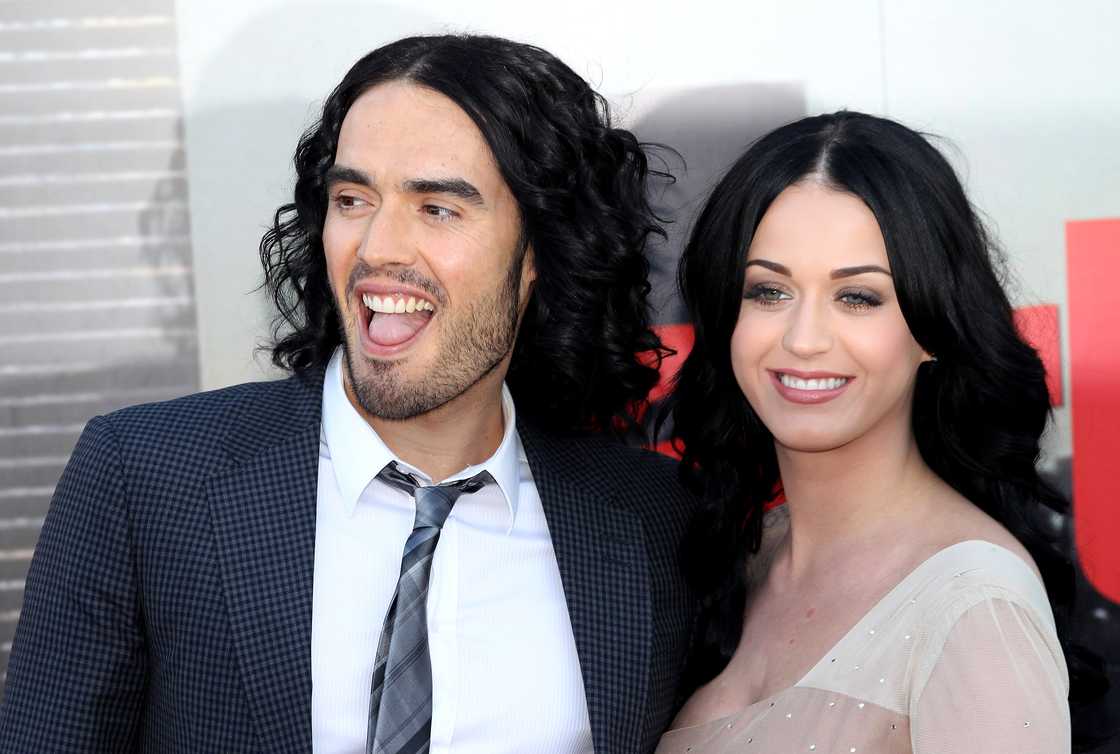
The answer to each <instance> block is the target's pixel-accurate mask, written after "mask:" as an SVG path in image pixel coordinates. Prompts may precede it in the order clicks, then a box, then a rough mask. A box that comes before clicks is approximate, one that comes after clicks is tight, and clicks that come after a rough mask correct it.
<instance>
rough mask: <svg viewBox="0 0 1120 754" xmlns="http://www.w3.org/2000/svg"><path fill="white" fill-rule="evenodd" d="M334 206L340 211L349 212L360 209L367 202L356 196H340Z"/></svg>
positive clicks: (335, 199) (336, 197) (335, 200)
mask: <svg viewBox="0 0 1120 754" xmlns="http://www.w3.org/2000/svg"><path fill="white" fill-rule="evenodd" d="M334 204H335V206H336V207H338V208H339V209H340V210H347V209H354V208H355V207H359V206H361V205H363V204H365V202H364V201H362V200H361V199H359V198H358V197H356V196H351V195H350V194H338V195H337V196H335V198H334Z"/></svg>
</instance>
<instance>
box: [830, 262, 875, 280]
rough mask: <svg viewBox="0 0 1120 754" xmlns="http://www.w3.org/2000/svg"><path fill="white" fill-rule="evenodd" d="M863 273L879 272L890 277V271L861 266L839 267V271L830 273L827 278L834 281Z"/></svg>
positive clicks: (872, 265) (866, 265)
mask: <svg viewBox="0 0 1120 754" xmlns="http://www.w3.org/2000/svg"><path fill="white" fill-rule="evenodd" d="M865 272H881V273H883V274H884V275H886V276H887V277H891V273H890V270H884V269H883V268H882V267H880V266H879V265H877V264H861V265H859V266H858V267H841V268H840V269H837V270H833V271H832V272H830V273H829V275H828V276H829V277H830V278H832V279H833V280H836V279H837V278H850V277H852V276H853V275H862V274H863V273H865Z"/></svg>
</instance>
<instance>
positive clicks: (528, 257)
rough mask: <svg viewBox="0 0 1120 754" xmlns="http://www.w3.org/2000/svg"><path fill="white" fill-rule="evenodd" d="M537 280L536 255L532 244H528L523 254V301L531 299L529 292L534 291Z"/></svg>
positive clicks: (521, 289) (521, 291) (521, 290)
mask: <svg viewBox="0 0 1120 754" xmlns="http://www.w3.org/2000/svg"><path fill="white" fill-rule="evenodd" d="M536 282H537V264H536V255H535V254H534V253H533V247H532V245H527V246H526V247H525V253H524V254H522V255H521V286H520V293H521V298H520V300H521V301H528V300H529V294H530V293H532V292H533V284H534V283H536Z"/></svg>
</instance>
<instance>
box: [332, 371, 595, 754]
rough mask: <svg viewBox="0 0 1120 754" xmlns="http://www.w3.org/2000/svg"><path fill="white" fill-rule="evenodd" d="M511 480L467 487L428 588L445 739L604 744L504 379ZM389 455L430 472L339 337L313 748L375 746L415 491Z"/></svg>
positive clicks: (438, 743)
mask: <svg viewBox="0 0 1120 754" xmlns="http://www.w3.org/2000/svg"><path fill="white" fill-rule="evenodd" d="M502 409H503V418H504V422H505V433H504V435H503V437H502V442H501V445H499V447H498V449H497V451H495V453H494V455H492V456H490V458H488V459H486V460H485V461H483V462H482V463H480V464H478V465H476V466H470V467H468V468H465V469H463V470H462V471H460V472H459V473H457V474H454V475H452V476H451V477H449V478H448V479H447V480H440V481H450V480H455V479H464V478H468V477H471V476H474V475H475V474H477V473H478V472H480V471H482V470H486V471H489V472H490V474H491V475H492V476H493V477H494V479H495V480H496V481H497V485H496V486H495V485H487V486H486V487H484V488H483V489H481V490H479V491H478V492H475V493H473V494H470V495H463V496H461V497H460V498H459V499H458V500H457V501H456V503H455V506H454V508H453V509H452V511H451V515H450V517H449V518H448V519H447V523H445V524H444V526H443V531H442V533H441V535H440V539H439V544H438V545H437V547H436V551H435V556H434V558H433V561H432V573H431V581H430V583H429V589H428V605H427V610H428V642H429V649H430V652H431V658H432V686H433V689H432V691H433V700H432V745H431V752H432V754H446V753H448V752H454V753H455V754H483V753H484V752H485V754H500V752H530V751H531V752H542V753H544V754H569V753H573V752H591V751H592V743H591V728H590V724H589V721H588V716H587V702H586V698H585V696H584V689H583V679H582V676H581V675H580V666H579V659H578V657H577V655H576V647H575V639H574V638H573V636H572V628H571V621H570V619H569V616H568V608H567V604H566V602H565V600H564V589H563V587H562V585H561V582H560V572H559V570H558V568H557V565H556V554H555V552H554V551H553V548H552V539H551V537H550V536H549V533H548V525H547V523H546V521H545V516H544V511H543V509H542V508H541V501H540V496H539V495H538V493H537V488H536V485H535V484H534V482H533V475H532V473H531V471H530V469H529V464H528V462H527V461H526V458H525V453H524V450H523V449H522V446H521V440H520V438H519V437H518V435H517V431H516V428H515V416H514V406H513V399H512V397H511V396H510V394H509V390H508V389H506V388H505V387H504V386H503V388H502ZM390 461H397V463H398V464H399V465H400V468H401V469H402V470H403V471H406V472H408V473H411V474H413V475H415V476H416V477H417V478H418V479H420V480H421V481H422V482H423V483H431V482H432V480H430V479H429V478H428V477H427V476H426V475H425V474H424V473H423V472H421V471H420V470H419V469H416V468H414V467H412V466H410V465H408V464H406V463H404V462H403V461H401V460H400V459H399V458H397V457H396V456H395V455H394V454H393V452H392V451H391V450H389V448H388V447H386V445H385V444H384V443H383V442H382V441H381V439H380V438H379V437H378V436H377V433H376V432H374V431H373V429H372V428H371V427H370V426H369V424H367V423H366V422H365V420H364V419H362V418H361V416H360V415H359V414H358V412H357V411H356V410H355V409H354V407H353V406H352V405H351V403H350V401H349V399H348V398H347V396H346V393H345V390H344V389H343V385H342V365H341V350H339V351H336V352H335V354H334V357H333V358H332V359H331V362H330V365H329V366H328V368H327V373H326V378H325V380H324V385H323V422H322V431H321V433H320V440H319V489H318V502H317V514H316V526H315V591H314V603H313V613H312V630H311V674H312V680H313V690H312V694H311V729H312V742H313V747H314V751H315V754H342V753H345V754H360V753H364V752H365V740H366V727H367V724H368V719H369V697H370V682H371V679H372V677H373V664H374V658H375V655H376V653H377V644H378V641H379V639H380V636H381V627H382V624H383V622H384V619H385V613H386V611H387V610H388V607H389V602H390V600H391V599H392V597H393V592H394V590H395V589H396V585H397V577H398V576H399V575H400V565H401V555H402V552H403V549H404V543H405V540H406V539H407V538H408V535H409V534H410V533H411V532H412V527H413V521H414V517H415V503H414V501H413V500H412V497H411V496H410V495H408V494H407V493H405V492H403V491H401V490H397V489H393V488H392V487H389V486H388V485H386V484H384V483H383V482H381V481H380V480H379V479H376V478H375V477H376V476H377V474H378V472H380V471H381V469H382V468H384V466H385V465H386V464H387V463H389V462H390Z"/></svg>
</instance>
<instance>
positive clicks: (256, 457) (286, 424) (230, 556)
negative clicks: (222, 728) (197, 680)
mask: <svg viewBox="0 0 1120 754" xmlns="http://www.w3.org/2000/svg"><path fill="white" fill-rule="evenodd" d="M321 395H322V372H318V373H317V374H316V375H312V376H311V377H310V379H308V380H306V381H304V380H299V379H297V378H292V379H290V380H287V381H285V382H283V383H277V385H276V387H275V389H273V390H272V391H271V392H268V393H265V394H264V395H263V396H262V398H261V399H260V400H258V401H257V402H255V403H254V404H253V405H250V406H248V407H246V409H245V410H244V412H243V413H242V415H241V421H237V422H235V425H236V426H237V427H238V429H237V430H235V432H234V433H232V434H231V436H230V437H229V438H227V446H228V447H229V449H230V454H231V460H232V461H233V462H232V463H231V465H230V466H229V467H227V468H226V469H225V470H224V471H222V472H219V473H218V474H215V475H214V476H212V477H211V478H210V479H209V481H208V485H207V495H208V502H209V506H210V515H211V518H212V521H213V525H214V532H215V539H216V542H217V552H218V557H219V559H220V561H221V572H222V579H223V584H222V585H223V588H224V591H225V596H226V601H227V605H228V610H229V619H230V628H231V632H232V640H233V644H234V647H235V651H236V656H237V658H238V662H239V665H240V672H241V676H242V682H243V683H244V687H245V691H246V695H247V696H248V699H249V703H250V709H251V713H252V715H253V719H254V722H255V723H256V726H257V728H258V730H259V732H260V737H261V743H262V750H265V751H273V752H308V751H311V604H312V586H313V583H314V581H313V579H314V567H315V506H316V499H317V478H318V456H319V418H320V417H319V415H320V411H321ZM266 399H267V400H266Z"/></svg>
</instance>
